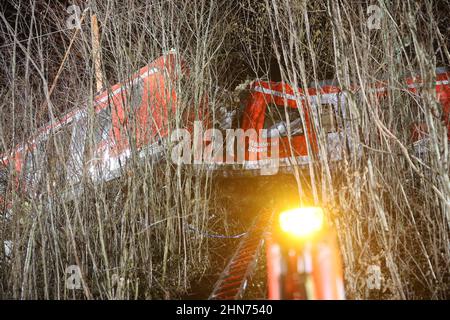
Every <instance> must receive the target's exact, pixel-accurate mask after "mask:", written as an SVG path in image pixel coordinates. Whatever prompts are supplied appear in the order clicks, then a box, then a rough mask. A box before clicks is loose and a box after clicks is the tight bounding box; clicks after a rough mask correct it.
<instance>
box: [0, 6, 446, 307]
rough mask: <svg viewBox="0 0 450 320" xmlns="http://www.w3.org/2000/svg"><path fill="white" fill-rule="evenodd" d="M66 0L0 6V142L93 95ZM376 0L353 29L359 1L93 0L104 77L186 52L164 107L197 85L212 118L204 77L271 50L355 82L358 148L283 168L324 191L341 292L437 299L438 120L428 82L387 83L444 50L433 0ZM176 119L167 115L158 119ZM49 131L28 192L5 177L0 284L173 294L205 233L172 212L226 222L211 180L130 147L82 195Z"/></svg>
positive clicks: (442, 225) (217, 85) (442, 132)
mask: <svg viewBox="0 0 450 320" xmlns="http://www.w3.org/2000/svg"><path fill="white" fill-rule="evenodd" d="M70 4H72V3H64V4H62V3H60V4H58V5H56V4H55V5H51V6H49V5H47V2H44V1H31V2H30V3H28V2H22V1H10V2H9V3H8V4H4V5H2V6H3V7H2V6H0V9H1V10H0V11H1V12H0V21H1V22H0V31H1V37H2V40H3V43H4V45H1V49H0V61H1V62H0V68H1V73H2V77H1V80H0V81H1V87H0V114H1V119H0V151H5V150H8V149H9V148H11V146H13V145H15V144H17V143H20V142H22V141H24V140H25V139H26V138H27V137H29V136H30V135H31V134H33V133H34V132H36V130H37V128H38V127H39V126H40V125H42V124H43V123H45V122H46V121H48V120H49V119H51V118H52V117H58V116H60V115H61V114H63V113H64V112H65V111H67V110H68V109H71V108H73V107H75V106H79V105H81V104H84V103H86V101H88V104H91V102H92V98H93V96H94V91H95V89H94V86H95V80H94V77H93V74H94V72H93V64H92V59H91V45H90V33H89V32H90V31H89V24H86V23H84V24H83V27H82V32H80V33H79V34H78V35H76V36H74V33H75V30H73V29H71V30H68V29H66V25H65V21H66V19H67V17H68V13H67V12H66V7H67V6H68V5H70ZM78 4H79V5H80V6H81V8H84V7H86V5H85V4H84V3H82V2H79V3H78ZM374 4H377V5H379V6H380V7H381V8H382V10H383V12H384V16H383V18H382V20H381V29H380V30H368V28H367V17H368V15H367V13H366V8H367V4H366V3H362V2H359V1H350V0H349V1H345V0H343V1H318V2H314V3H313V4H306V2H304V1H299V0H298V1H294V0H264V1H262V2H261V1H258V2H257V1H252V0H248V1H242V2H236V3H230V2H229V1H217V2H213V3H210V2H209V1H206V0H196V1H162V0H161V1H151V2H147V1H127V2H124V1H119V0H108V1H98V2H97V1H91V4H90V6H91V8H92V10H94V11H95V12H96V13H97V14H98V17H99V21H100V24H101V33H102V39H101V43H102V57H103V66H102V71H103V78H104V80H105V82H106V83H109V84H114V83H115V82H117V81H123V80H124V79H127V77H129V76H130V74H132V72H133V71H135V70H137V69H138V68H139V67H141V66H143V65H145V64H146V63H148V62H150V61H151V60H153V59H154V58H156V57H158V56H159V55H160V54H161V53H162V52H164V51H167V50H169V49H171V48H176V49H177V50H178V52H179V53H180V55H181V56H183V57H184V58H185V59H186V61H187V62H188V64H189V66H190V68H191V71H190V77H189V79H183V80H182V81H180V83H177V84H176V86H177V89H176V90H177V93H178V95H179V97H180V99H179V100H178V102H177V103H178V105H177V109H178V110H185V109H190V110H191V111H193V112H194V113H195V111H196V110H197V109H196V108H198V106H199V105H200V104H201V101H202V97H203V96H205V95H208V96H209V100H208V108H209V110H210V112H211V114H212V115H213V117H215V110H216V109H218V107H220V106H221V101H220V98H221V97H220V94H218V93H220V92H221V91H222V90H224V89H232V88H233V87H234V86H235V85H236V84H237V83H239V82H241V81H243V80H245V79H253V78H256V77H259V78H267V77H269V76H272V77H274V72H273V68H274V65H276V66H280V74H279V76H280V79H281V80H284V81H287V82H289V83H291V84H293V86H294V87H299V88H306V87H308V84H309V83H310V82H312V81H317V80H321V79H324V78H330V77H336V79H337V81H338V83H339V85H340V86H341V87H343V88H346V87H348V86H349V85H350V84H351V83H356V84H359V85H360V86H361V87H362V90H361V92H360V94H358V95H356V96H354V97H353V98H352V99H351V100H350V102H349V103H350V110H351V112H350V114H349V117H348V118H347V119H344V121H345V122H346V123H347V124H348V126H349V128H350V131H351V135H352V136H353V137H358V139H360V141H361V144H362V156H361V157H360V158H355V157H353V156H352V155H351V154H346V157H345V160H344V161H342V162H341V163H340V164H339V167H338V169H337V170H335V169H333V166H332V165H331V164H330V163H327V162H326V161H323V162H322V163H321V164H320V165H318V164H317V165H311V166H310V167H308V168H307V170H306V171H304V170H303V171H299V172H298V176H297V178H298V181H300V179H304V180H306V181H307V183H308V184H309V185H310V189H311V190H312V192H311V197H312V198H313V200H314V201H316V202H321V203H324V204H325V205H326V206H327V207H328V208H330V210H329V212H330V219H331V220H332V221H334V223H335V225H336V227H337V229H338V233H339V238H340V244H341V248H342V253H343V258H344V263H345V280H346V289H347V295H348V297H349V298H353V299H359V298H399V299H429V298H432V299H443V298H448V292H449V287H448V286H449V280H448V279H449V271H448V270H449V267H450V252H449V246H448V244H449V226H450V221H449V213H450V206H449V203H450V180H449V161H448V159H449V156H448V142H447V133H446V128H445V126H444V125H443V124H442V121H441V120H440V118H439V117H437V116H436V114H439V112H440V111H441V110H440V109H439V108H440V106H439V105H438V104H437V103H436V97H435V95H434V93H433V92H432V90H426V89H424V90H423V92H422V94H421V95H420V96H412V95H410V94H408V93H407V92H405V91H404V90H402V88H404V86H403V83H402V79H403V77H404V76H405V75H406V74H408V73H410V72H413V71H416V72H418V73H419V74H421V75H422V77H424V78H425V79H428V80H430V81H432V79H433V77H434V76H435V74H434V70H435V66H437V65H448V64H449V60H450V55H449V52H448V40H447V39H448V37H449V30H448V29H445V28H447V25H448V2H446V1H437V2H433V1H428V0H426V1H420V2H419V1H401V2H400V1H399V2H395V3H393V4H387V3H385V2H384V1H378V2H376V1H374ZM88 20H89V19H88ZM57 30H62V31H61V32H57V33H54V32H55V31H57ZM72 38H74V42H73V46H72V48H71V49H70V51H68V50H67V49H68V47H69V44H70V39H72ZM19 41H20V42H19ZM67 52H68V59H67V61H66V62H65V63H64V66H63V69H62V73H61V75H60V77H59V79H58V80H57V82H56V86H55V90H54V91H53V92H51V94H50V93H49V90H50V87H51V86H52V83H53V82H54V79H55V76H56V74H57V71H58V69H59V68H60V66H61V61H62V60H63V57H64V55H65V54H66V53H67ZM275 69H276V68H275ZM377 79H378V80H380V79H385V80H388V82H389V93H390V97H389V99H385V100H383V101H381V102H376V101H375V100H374V97H373V96H371V94H370V93H368V90H367V88H368V85H369V84H370V83H372V82H374V81H375V80H377ZM186 88H187V89H186ZM90 117H92V114H91V115H90ZM417 120H419V121H424V122H426V124H427V126H428V128H430V141H431V144H430V152H429V153H428V154H427V155H426V156H425V157H424V158H423V159H419V158H417V157H416V156H415V154H414V152H413V150H412V148H411V141H410V138H409V137H410V135H409V133H410V125H411V123H412V122H413V121H417ZM182 125H183V123H182V119H181V118H180V117H179V115H173V121H172V122H171V129H174V128H176V127H179V126H182ZM90 135H91V136H92V132H91V134H90ZM129 138H130V140H131V142H133V139H134V137H133V135H132V134H130V135H129ZM322 139H324V137H322ZM53 140H54V141H53V142H52V145H53V147H52V148H53V151H52V152H51V153H49V156H48V159H47V163H48V165H46V166H43V167H41V172H42V179H41V182H40V185H39V190H38V191H39V192H38V195H39V196H36V197H33V198H29V197H28V198H27V196H25V195H23V194H21V193H18V192H15V191H14V189H13V188H12V186H11V185H9V187H8V190H6V193H7V195H8V197H9V198H10V199H11V200H12V203H13V208H12V214H11V215H6V214H2V215H0V219H1V220H0V242H1V243H3V241H4V240H12V242H13V244H14V246H13V248H12V253H11V255H10V256H9V257H7V256H6V255H5V252H4V251H0V298H22V299H33V298H44V299H70V298H80V299H89V298H94V299H98V298H102V299H106V298H107V299H114V298H124V299H135V298H172V297H177V296H178V295H180V294H182V293H183V292H186V291H188V290H189V287H190V283H191V282H192V281H193V280H195V279H196V278H198V277H199V276H200V275H201V274H203V273H204V272H205V269H206V268H207V266H208V264H209V257H210V255H209V249H210V248H209V243H208V241H207V239H205V238H202V237H199V236H198V235H196V234H195V233H192V232H188V231H187V230H186V225H187V224H190V225H192V226H193V227H195V228H196V229H198V230H199V231H200V232H203V231H206V230H208V231H211V230H213V231H214V230H223V229H226V226H224V224H225V222H224V221H222V220H221V219H220V217H219V216H218V214H217V213H219V212H221V210H223V208H222V207H225V208H226V203H223V202H220V199H218V200H217V199H215V194H213V193H211V186H212V185H213V184H214V183H215V182H214V180H211V177H209V176H208V175H207V174H206V173H205V172H204V171H203V169H202V168H200V169H198V168H190V167H183V168H181V167H176V166H175V165H174V164H173V163H172V162H170V161H163V162H162V163H160V164H158V165H156V164H155V163H152V162H150V161H146V162H145V163H143V164H142V163H138V162H137V161H136V162H135V161H132V163H131V165H130V168H131V170H128V171H127V174H124V175H123V176H122V177H121V178H120V179H118V180H117V181H114V182H111V183H108V184H94V183H92V181H90V179H89V177H88V176H87V175H84V177H83V179H82V182H81V192H80V194H78V195H77V196H76V197H75V198H74V199H72V200H70V201H67V199H65V197H64V194H63V193H62V192H61V190H64V189H67V188H68V183H67V181H66V180H65V179H64V178H62V179H60V180H58V181H56V182H55V180H57V177H59V176H60V172H61V171H62V170H61V168H63V167H64V165H65V160H66V153H65V150H67V149H65V148H66V147H67V146H65V145H64V140H62V141H57V139H53ZM323 141H324V140H322V142H323ZM322 145H324V144H322ZM321 152H323V153H326V150H325V149H321ZM305 172H307V175H308V176H307V177H304V175H305ZM301 176H302V177H301ZM10 180H11V179H10ZM304 180H302V181H304ZM294 188H295V185H294ZM69 191H70V188H69ZM239 201H241V202H239ZM244 201H246V200H243V199H241V200H236V202H235V203H233V204H232V205H233V207H234V208H238V209H233V210H236V211H239V207H242V208H246V209H247V208H248V207H249V205H247V206H246V205H245V203H244ZM228 203H229V201H228ZM241 205H242V206H241ZM218 206H219V207H218ZM220 206H222V207H220ZM254 208H255V207H254ZM213 213H214V214H215V216H213ZM237 213H238V214H239V212H237ZM74 264H75V265H78V266H80V268H81V270H82V274H83V284H84V285H83V287H84V290H79V291H71V290H67V289H66V287H65V282H64V281H65V279H66V278H67V277H68V275H66V274H65V269H66V267H67V266H69V265H74ZM370 265H377V266H379V267H380V268H381V274H382V281H381V289H380V290H369V288H368V287H367V284H366V281H367V276H368V275H367V270H368V267H369V266H370Z"/></svg>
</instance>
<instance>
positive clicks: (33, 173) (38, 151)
mask: <svg viewBox="0 0 450 320" xmlns="http://www.w3.org/2000/svg"><path fill="white" fill-rule="evenodd" d="M46 150H47V146H46V140H45V141H41V142H39V143H38V144H37V146H36V147H34V148H33V149H31V150H30V151H28V152H27V153H26V155H25V157H26V158H25V166H24V170H23V172H24V175H25V184H26V185H27V186H28V187H30V186H36V184H37V183H38V182H39V180H40V179H41V176H42V169H43V165H44V159H45V155H46Z"/></svg>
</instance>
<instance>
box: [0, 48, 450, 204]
mask: <svg viewBox="0 0 450 320" xmlns="http://www.w3.org/2000/svg"><path fill="white" fill-rule="evenodd" d="M188 74H189V70H188V67H187V66H186V64H185V62H184V61H183V60H182V59H181V58H180V57H179V56H178V55H177V54H176V53H175V52H169V53H167V54H165V55H163V56H161V57H159V58H158V59H156V60H155V61H153V62H152V63H150V64H149V65H147V66H145V67H143V68H142V69H140V70H139V71H138V72H137V73H136V74H135V75H133V76H132V77H131V78H130V79H128V80H127V81H125V82H123V83H118V84H116V85H114V86H112V87H111V88H109V89H108V90H105V91H104V92H101V93H100V94H98V95H97V96H95V98H94V100H93V108H88V107H87V106H85V107H82V108H77V109H75V110H72V111H70V112H69V113H67V114H66V115H64V116H63V117H62V118H61V119H60V120H58V121H52V122H50V123H49V124H48V125H46V126H45V127H43V128H42V129H40V130H39V131H38V133H37V134H36V135H35V136H34V137H32V138H31V139H29V140H28V141H26V142H25V143H23V144H21V145H19V146H17V147H15V148H14V149H13V150H11V151H10V152H8V153H7V154H5V155H3V156H2V157H1V159H0V160H1V164H0V166H1V168H0V178H1V184H2V186H1V190H3V191H4V192H3V195H1V196H0V201H1V202H2V203H3V204H4V205H7V201H5V200H2V199H3V197H4V194H5V192H6V189H7V186H8V185H9V186H12V187H13V188H14V189H15V190H21V191H25V192H27V193H30V194H35V193H36V192H37V189H38V188H37V185H38V183H39V180H40V179H41V174H40V173H41V172H42V170H43V169H44V167H45V166H46V165H47V166H50V167H51V163H52V159H51V158H52V157H54V155H55V154H58V155H61V156H62V157H63V159H62V161H61V162H62V163H63V167H64V168H60V167H58V168H53V169H55V171H56V176H57V177H56V179H59V180H61V181H62V182H63V183H67V182H68V181H69V182H70V184H71V185H74V184H77V183H78V182H79V181H80V179H81V176H82V175H85V174H87V175H88V176H89V177H90V178H91V179H92V180H93V181H97V182H100V181H109V180H112V179H114V178H117V177H119V176H120V175H121V174H122V172H123V170H122V169H123V167H125V164H126V162H127V160H128V159H130V157H131V156H132V154H135V155H137V156H138V158H146V159H156V158H158V157H160V156H161V154H162V153H164V151H165V149H166V147H167V143H168V142H169V141H170V140H171V137H169V135H170V133H171V129H170V128H174V126H170V121H173V119H175V118H176V117H180V115H181V118H182V119H184V120H186V121H184V124H185V125H187V126H188V127H192V123H193V120H195V119H196V120H199V121H201V123H202V124H203V125H204V127H205V128H206V129H207V128H210V127H211V126H210V123H211V121H209V117H208V112H207V99H203V101H202V103H201V104H202V105H201V106H198V107H197V108H186V109H187V110H185V111H183V110H178V109H177V108H178V107H179V106H180V104H179V103H178V101H177V99H178V97H177V94H176V89H177V88H176V85H177V84H176V83H177V79H179V78H181V77H183V76H188ZM449 78H450V73H449V72H448V71H447V70H446V69H438V70H436V81H435V84H434V89H433V90H435V92H436V97H437V101H439V103H440V104H441V106H442V120H443V121H444V123H445V126H446V127H447V131H448V135H449V139H450V119H449V115H450V100H449V99H450V98H449V96H450V86H449ZM423 85H424V83H423V81H422V80H421V79H420V78H418V77H409V78H406V79H405V81H404V88H403V89H402V90H404V91H405V92H408V93H410V94H413V95H414V94H420V91H421V90H420V87H422V86H423ZM359 91H360V88H359V87H358V86H351V87H350V88H348V89H347V90H342V89H340V88H339V87H338V86H336V85H335V83H327V82H323V83H319V84H317V85H314V86H313V87H311V88H308V89H307V90H305V91H304V90H302V89H299V88H294V87H292V86H291V85H289V84H286V83H276V82H269V81H259V80H258V81H253V82H252V83H250V84H249V85H248V86H247V88H246V91H245V92H246V94H245V95H243V97H242V100H241V108H240V109H239V110H235V111H237V112H235V113H232V114H231V116H232V117H234V119H227V121H225V122H226V123H227V125H226V126H222V127H220V126H219V129H220V130H221V132H224V133H225V135H226V136H227V135H228V130H233V129H241V130H242V132H243V135H241V136H239V137H238V136H236V135H235V136H232V138H233V139H231V144H230V143H229V141H228V140H227V139H225V140H226V143H225V144H222V145H221V146H219V147H220V148H219V151H218V153H219V157H218V158H217V161H215V162H214V157H213V162H214V163H213V165H212V166H209V168H210V169H212V170H214V171H215V172H218V173H219V174H221V175H223V176H226V177H227V176H255V175H261V174H263V175H265V174H269V175H273V174H277V173H279V172H285V171H288V172H290V171H292V168H294V167H296V166H305V165H307V164H309V163H311V162H312V161H321V160H327V161H330V160H331V161H339V160H341V159H342V158H343V157H344V154H353V155H358V154H359V153H360V151H361V150H360V144H359V135H360V133H359V132H358V131H357V130H355V126H354V124H352V117H354V114H352V110H351V108H355V107H356V108H357V101H356V100H355V97H356V96H358V92H359ZM369 93H371V94H372V95H373V96H374V97H375V100H380V99H383V98H385V97H387V96H388V94H389V91H388V85H387V83H384V82H377V83H374V84H372V85H371V86H369ZM192 110H195V111H192ZM89 112H91V116H89ZM230 124H234V125H231V126H230ZM419 128H422V129H423V126H422V127H420V126H419ZM188 130H189V132H192V128H189V129H188ZM249 131H252V132H254V133H255V132H256V134H247V132H249ZM130 133H131V134H130ZM194 134H195V132H194ZM201 135H202V136H201V137H200V139H201V140H202V144H203V145H202V148H203V147H205V146H207V145H208V144H212V143H211V140H212V139H211V136H210V133H205V134H204V135H203V132H202V133H201ZM412 138H413V139H414V140H415V141H414V143H415V145H416V147H417V149H418V150H419V151H420V150H421V149H422V148H423V145H424V141H426V132H423V131H420V130H416V131H415V132H413V134H412ZM172 140H173V139H172ZM320 141H321V142H325V145H321V144H320V143H319V142H320ZM230 145H231V146H230ZM238 149H241V150H238ZM242 149H244V150H242ZM216 151H217V150H216ZM216 153H217V152H216ZM224 159H231V161H229V162H227V161H224ZM200 160H201V159H200ZM209 160H211V159H209ZM268 160H269V161H268ZM193 162H194V161H193ZM230 162H231V163H230ZM210 164H211V163H210ZM268 167H269V169H268ZM270 167H272V168H270ZM11 171H13V172H11Z"/></svg>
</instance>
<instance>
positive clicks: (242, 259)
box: [209, 212, 273, 300]
mask: <svg viewBox="0 0 450 320" xmlns="http://www.w3.org/2000/svg"><path fill="white" fill-rule="evenodd" d="M272 218H273V213H272V212H268V213H264V214H261V215H259V216H258V217H256V218H255V220H254V221H253V223H252V225H251V227H250V228H249V231H248V232H247V233H246V235H245V236H244V237H243V238H242V240H241V241H240V242H239V244H238V246H237V248H236V250H235V252H234V253H233V255H232V256H231V259H230V261H229V262H228V264H227V265H226V267H225V269H224V270H223V272H222V273H221V275H220V276H219V279H218V280H217V282H216V283H215V285H214V287H213V290H212V293H211V294H210V296H209V300H237V299H241V298H242V297H243V294H244V292H245V290H246V288H247V285H248V281H249V280H250V278H251V276H252V274H253V273H254V271H255V269H256V267H257V265H258V259H259V256H260V253H261V250H262V247H263V245H264V235H265V233H266V232H268V230H269V227H270V225H271V223H272Z"/></svg>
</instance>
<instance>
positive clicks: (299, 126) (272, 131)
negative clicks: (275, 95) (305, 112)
mask: <svg viewBox="0 0 450 320" xmlns="http://www.w3.org/2000/svg"><path fill="white" fill-rule="evenodd" d="M288 120H289V121H288ZM288 122H289V126H290V134H291V136H297V135H302V134H303V122H302V118H301V116H300V112H299V110H298V109H297V108H290V107H286V108H285V107H284V106H278V105H276V104H273V103H271V104H268V105H267V107H266V113H265V117H264V129H267V133H266V136H263V138H276V137H280V138H281V137H287V136H288V132H289V130H288Z"/></svg>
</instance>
